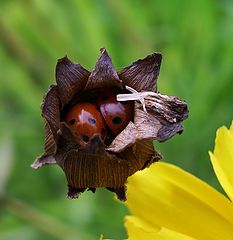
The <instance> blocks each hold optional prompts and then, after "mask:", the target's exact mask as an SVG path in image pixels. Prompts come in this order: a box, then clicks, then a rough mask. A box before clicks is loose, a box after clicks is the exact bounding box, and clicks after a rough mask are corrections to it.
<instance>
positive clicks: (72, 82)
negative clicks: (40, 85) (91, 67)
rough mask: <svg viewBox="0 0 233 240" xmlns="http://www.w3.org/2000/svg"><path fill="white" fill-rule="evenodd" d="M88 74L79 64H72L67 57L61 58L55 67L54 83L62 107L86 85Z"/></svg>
mask: <svg viewBox="0 0 233 240" xmlns="http://www.w3.org/2000/svg"><path fill="white" fill-rule="evenodd" d="M89 75H90V72H89V71H87V70H86V69H85V68H83V67H82V66H81V65H80V64H76V63H73V62H72V61H70V60H69V59H68V57H67V56H65V57H64V58H61V59H59V60H58V62H57V66H56V82H57V85H58V88H59V96H60V99H61V102H62V105H63V106H64V105H65V104H67V103H68V102H69V101H70V100H71V99H72V98H73V97H74V95H75V94H76V93H77V92H79V91H80V90H81V89H83V88H84V87H85V85H86V82H87V79H88V77H89Z"/></svg>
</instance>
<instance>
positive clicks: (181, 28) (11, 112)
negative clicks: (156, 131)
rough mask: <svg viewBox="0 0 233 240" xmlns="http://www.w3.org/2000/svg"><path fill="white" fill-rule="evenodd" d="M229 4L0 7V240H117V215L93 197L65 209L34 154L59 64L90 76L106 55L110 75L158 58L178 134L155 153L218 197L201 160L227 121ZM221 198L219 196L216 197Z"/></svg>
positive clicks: (110, 0) (101, 195) (232, 83)
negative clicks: (175, 108)
mask: <svg viewBox="0 0 233 240" xmlns="http://www.w3.org/2000/svg"><path fill="white" fill-rule="evenodd" d="M232 23H233V1H230V0H229V1H224V0H223V1H217V0H215V1H211V0H196V1H185V0H183V1H179V0H173V1H169V0H164V1H159V0H155V1H153V0H150V1H149V0H147V1H143V0H129V1H123V0H122V1H120V0H99V1H97V0H95V1H90V0H86V1H82V0H80V1H76V0H67V1H65V0H57V1H55V0H32V1H29V0H17V1H16V0H8V1H7V0H5V1H4V0H1V1H0V109H1V110H0V157H1V159H0V160H1V161H0V194H1V196H2V201H1V203H0V204H1V205H0V240H3V239H4V240H6V239H9V240H11V239H20V240H21V239H22V240H27V239H29V240H37V239H38V240H40V239H49V240H50V239H98V237H99V235H100V234H101V233H103V234H104V235H105V236H106V237H109V238H114V239H123V238H126V232H125V230H124V227H123V218H124V215H125V214H127V209H126V207H125V206H124V205H123V204H121V203H119V202H117V201H115V200H114V199H113V194H111V193H110V192H108V191H106V190H104V189H99V190H98V191H97V192H96V194H92V193H89V192H85V193H84V194H82V195H81V197H80V199H79V200H73V201H70V200H67V199H66V190H67V189H66V180H65V177H64V174H63V172H62V171H61V169H60V168H59V167H57V166H51V167H45V168H41V169H39V170H38V171H35V170H33V169H31V168H30V164H31V163H32V162H33V161H34V159H35V158H36V157H37V156H38V155H40V154H41V153H42V152H43V121H42V118H41V117H40V109H39V105H40V102H41V100H42V96H43V94H44V93H45V91H46V90H47V88H48V86H49V85H50V84H52V83H54V82H55V78H54V69H55V64H56V60H57V59H58V58H61V57H63V56H64V55H65V54H68V56H69V57H70V58H71V59H72V60H73V61H76V62H79V63H81V64H82V65H83V66H84V67H86V68H87V69H92V68H93V67H94V65H95V62H96V60H97V58H98V56H99V49H100V48H101V47H106V48H107V50H108V52H109V54H110V55H111V56H112V59H113V63H114V65H115V67H116V69H117V70H118V69H121V68H122V67H123V66H125V65H128V64H130V63H131V62H132V61H134V60H136V59H138V58H143V57H145V56H146V55H148V54H150V53H152V52H154V51H159V52H162V54H163V62H162V67H161V73H160V76H159V79H158V87H159V91H160V92H162V93H165V94H168V95H176V96H179V97H180V98H182V99H185V100H186V101H187V102H188V105H189V109H190V117H189V119H188V120H187V121H185V123H184V126H185V131H184V133H183V134H182V135H180V136H175V137H174V138H173V139H171V140H169V141H167V142H166V143H163V144H159V143H155V145H156V147H157V149H159V150H160V152H161V153H162V154H163V156H164V160H165V161H169V162H172V163H174V164H177V165H179V166H181V167H182V168H184V169H186V170H188V171H190V172H192V173H194V174H195V175H196V176H198V177H200V178H202V179H204V180H205V181H207V182H208V183H210V184H211V185H213V186H215V187H217V188H218V189H220V187H219V185H218V183H217V180H216V178H215V176H214V173H213V170H212V168H211V165H210V162H209V157H208V153H207V152H208V150H209V149H213V147H214V137H215V131H216V129H217V128H218V127H220V126H221V125H227V126H229V125H230V123H231V120H232V119H233V28H232ZM220 190H221V189H220Z"/></svg>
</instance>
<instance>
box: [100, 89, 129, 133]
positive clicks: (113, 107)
mask: <svg viewBox="0 0 233 240" xmlns="http://www.w3.org/2000/svg"><path fill="white" fill-rule="evenodd" d="M101 95H102V96H101V97H99V98H98V100H97V102H98V105H99V108H100V111H101V113H102V115H103V117H104V120H105V122H106V123H107V125H108V127H109V128H110V130H111V132H112V133H113V134H114V135H115V136H117V135H118V134H119V133H120V132H121V131H123V130H124V129H125V127H126V126H127V125H128V123H129V122H130V121H133V116H134V104H133V101H127V102H118V101H117V99H116V95H117V93H115V92H114V91H113V90H107V91H104V92H103V93H102V94H101Z"/></svg>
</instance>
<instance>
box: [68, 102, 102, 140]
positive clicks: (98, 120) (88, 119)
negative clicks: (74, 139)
mask: <svg viewBox="0 0 233 240" xmlns="http://www.w3.org/2000/svg"><path fill="white" fill-rule="evenodd" d="M65 122H66V124H67V125H68V126H69V127H70V128H71V129H73V130H74V131H75V132H76V133H78V134H79V135H81V136H82V138H83V141H84V142H86V143H87V142H88V141H89V140H90V139H91V138H92V136H93V135H94V134H99V135H100V137H101V139H102V140H103V141H104V139H105V137H106V134H107V128H106V124H105V122H104V119H103V117H102V115H101V113H100V111H99V110H98V106H96V105H94V104H92V103H77V104H75V105H74V106H73V107H72V108H71V109H70V110H69V112H68V113H67V115H66V118H65Z"/></svg>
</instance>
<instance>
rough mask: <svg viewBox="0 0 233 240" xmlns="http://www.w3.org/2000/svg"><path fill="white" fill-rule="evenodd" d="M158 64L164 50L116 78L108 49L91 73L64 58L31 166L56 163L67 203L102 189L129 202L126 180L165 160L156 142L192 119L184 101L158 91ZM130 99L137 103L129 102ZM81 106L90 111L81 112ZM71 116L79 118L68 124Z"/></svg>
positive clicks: (44, 107) (45, 108)
mask: <svg viewBox="0 0 233 240" xmlns="http://www.w3.org/2000/svg"><path fill="white" fill-rule="evenodd" d="M161 60H162V55H161V54H160V53H153V54H151V55H149V56H147V57H146V58H144V59H140V60H138V61H136V62H134V63H133V64H131V65H129V66H128V67H126V68H124V69H122V70H121V71H119V72H118V73H117V72H116V70H115V69H114V66H113V64H112V60H111V58H110V56H109V55H108V53H107V51H106V49H101V55H100V58H99V59H98V61H97V63H96V66H95V68H94V70H93V71H92V72H89V71H88V70H86V69H85V68H83V67H82V66H81V65H80V64H76V63H73V62H72V61H70V60H69V59H68V57H67V56H65V57H64V58H62V59H59V60H58V63H57V66H56V82H57V85H56V86H54V85H52V86H51V87H50V89H49V91H48V92H47V94H46V95H45V97H44V101H43V103H42V107H41V108H42V117H43V118H44V121H45V152H44V153H43V154H42V155H41V156H40V157H39V158H37V159H36V161H35V162H34V163H33V164H32V167H33V168H35V169H36V168H39V167H41V166H43V165H45V164H54V163H56V164H58V165H59V166H60V167H61V168H62V170H63V171H64V173H65V176H66V179H67V182H68V196H69V197H70V198H77V197H78V196H79V194H80V193H82V192H84V191H85V190H86V189H88V190H91V191H92V192H95V189H96V188H99V187H105V188H107V189H108V190H110V191H112V192H115V193H116V194H117V197H118V198H119V199H120V200H125V199H126V189H125V183H126V181H127V178H128V177H129V176H130V175H132V174H134V173H135V172H137V171H139V170H141V169H144V168H145V167H149V166H150V164H152V163H153V162H156V161H158V160H160V159H161V158H162V156H161V155H160V154H159V153H158V152H157V151H156V150H155V149H154V146H153V140H158V141H161V142H162V141H165V140H167V139H169V138H170V137H172V136H173V135H174V134H176V133H181V132H182V130H183V127H182V125H181V122H182V121H183V120H185V119H186V118H187V117H188V109H187V104H186V102H185V101H182V100H180V99H179V98H177V97H171V96H166V95H162V94H160V93H158V92H157V77H158V75H159V70H160V64H161ZM154 91H155V92H154ZM129 101H133V103H134V104H129V105H127V104H128V103H129ZM83 102H84V103H85V102H87V103H88V105H87V104H86V105H85V104H84V105H83V106H87V107H86V108H87V109H82V110H81V111H80V110H77V109H79V108H75V106H76V105H78V104H79V106H81V105H80V104H83ZM88 108H90V109H92V110H88ZM129 108H130V109H131V110H132V111H131V112H134V116H133V117H129V115H130V116H131V114H128V112H127V111H129ZM75 109H76V110H75ZM93 109H94V110H93ZM95 109H96V110H95ZM71 111H72V114H70V116H73V115H74V114H76V115H74V116H76V117H75V118H73V119H69V120H67V114H68V113H70V112H71ZM98 119H100V120H101V119H102V120H101V124H100V122H98ZM121 126H123V127H122V128H121ZM125 126H126V127H125ZM116 129H117V131H116ZM119 129H120V131H119Z"/></svg>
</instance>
